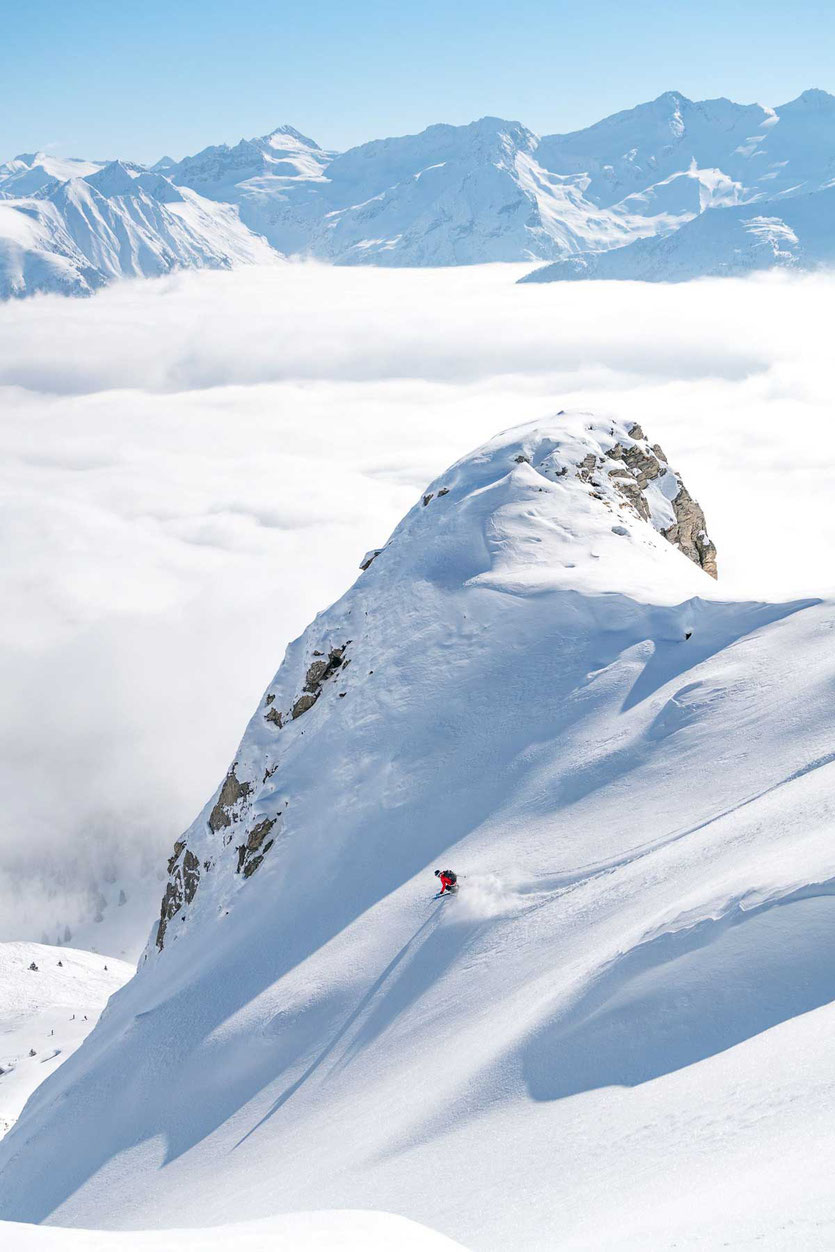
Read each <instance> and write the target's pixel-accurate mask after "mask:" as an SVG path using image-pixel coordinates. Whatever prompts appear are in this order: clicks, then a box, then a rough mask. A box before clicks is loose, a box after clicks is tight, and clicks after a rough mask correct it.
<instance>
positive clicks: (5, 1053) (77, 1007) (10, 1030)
mask: <svg viewBox="0 0 835 1252" xmlns="http://www.w3.org/2000/svg"><path fill="white" fill-rule="evenodd" d="M133 972H134V967H133V966H132V965H127V964H126V963H125V962H124V961H118V960H114V959H113V958H112V957H106V956H97V955H94V954H93V953H91V952H79V951H76V950H75V949H74V948H65V947H51V946H49V945H48V944H43V943H0V1136H2V1135H4V1134H5V1133H6V1131H7V1130H9V1128H10V1127H11V1126H12V1125H13V1124H14V1122H15V1121H16V1120H17V1117H18V1115H19V1114H20V1110H21V1109H22V1108H23V1106H24V1104H25V1103H26V1101H27V1100H28V1099H29V1096H30V1095H31V1094H32V1092H33V1091H34V1090H35V1088H36V1087H37V1086H38V1085H39V1084H40V1083H42V1082H43V1080H44V1079H45V1078H47V1077H48V1076H49V1075H50V1074H52V1073H54V1072H55V1070H56V1069H58V1067H59V1065H63V1063H64V1061H66V1060H67V1058H68V1057H69V1056H71V1055H72V1054H73V1052H74V1051H75V1050H76V1048H77V1047H79V1045H80V1044H81V1043H82V1042H83V1041H84V1039H86V1037H87V1035H88V1034H89V1033H90V1031H91V1030H92V1029H93V1027H94V1026H95V1024H96V1022H97V1021H98V1018H99V1015H100V1013H101V1011H102V1009H103V1008H104V1006H105V1004H106V1003H107V1000H108V998H109V997H110V996H111V995H112V994H113V992H114V991H118V989H119V988H120V987H122V986H123V985H124V984H125V983H126V982H127V981H128V979H129V978H131V977H132V976H133Z"/></svg>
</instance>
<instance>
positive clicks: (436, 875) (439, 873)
mask: <svg viewBox="0 0 835 1252" xmlns="http://www.w3.org/2000/svg"><path fill="white" fill-rule="evenodd" d="M440 876H441V871H440V870H439V869H436V870H435V877H436V878H440Z"/></svg>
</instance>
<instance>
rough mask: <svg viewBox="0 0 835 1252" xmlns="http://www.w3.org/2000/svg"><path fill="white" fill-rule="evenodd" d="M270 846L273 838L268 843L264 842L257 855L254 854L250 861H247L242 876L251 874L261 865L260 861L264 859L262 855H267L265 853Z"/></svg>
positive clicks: (246, 876) (245, 876)
mask: <svg viewBox="0 0 835 1252" xmlns="http://www.w3.org/2000/svg"><path fill="white" fill-rule="evenodd" d="M272 846H273V840H272V839H271V840H270V842H269V843H266V844H265V845H264V850H263V852H261V853H260V854H259V855H258V856H254V857H253V858H252V860H251V861H247V863H246V865H245V866H244V878H249V877H250V876H251V875H252V874H254V873H255V871H256V870H257V868H258V866H259V865H261V863H262V862H263V860H264V857H265V856H266V855H267V853H268V852H269V850H270V848H271V847H272Z"/></svg>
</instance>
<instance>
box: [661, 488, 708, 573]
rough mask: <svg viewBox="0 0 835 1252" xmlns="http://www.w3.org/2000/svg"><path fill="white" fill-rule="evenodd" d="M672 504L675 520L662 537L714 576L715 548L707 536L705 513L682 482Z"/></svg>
mask: <svg viewBox="0 0 835 1252" xmlns="http://www.w3.org/2000/svg"><path fill="white" fill-rule="evenodd" d="M672 505H673V512H674V513H675V515H676V521H675V523H674V525H672V526H669V527H668V528H667V529H666V530H665V531H664V537H665V538H666V539H669V541H670V543H674V544H675V545H676V547H677V548H680V549H681V551H682V552H683V553H684V555H685V556H689V558H690V560H691V561H695V563H696V564H697V565H700V566H701V567H702V569H703V570H704V571H705V573H706V574H710V576H711V578H716V577H717V568H716V548H715V546H714V544H713V543H712V542H711V540H710V539H709V538H708V534H707V529H706V526H705V515H704V513H703V512H702V510H701V508H700V506H699V505H698V504H697V502H696V501H695V500H694V499H693V497H692V496H691V495H690V492H689V491H688V490H687V488H686V487H685V486H684V484H683V483H682V484H681V487H680V488H679V491H678V495H677V496H676V497H675V499H674V500H673V502H672Z"/></svg>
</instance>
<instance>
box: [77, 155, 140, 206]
mask: <svg viewBox="0 0 835 1252" xmlns="http://www.w3.org/2000/svg"><path fill="white" fill-rule="evenodd" d="M136 178H137V171H136V170H134V169H131V168H130V166H129V165H128V164H127V163H126V162H124V161H111V162H110V163H109V165H105V166H104V168H103V169H100V170H97V171H96V173H95V174H88V175H87V177H86V179H85V181H86V182H88V183H89V184H90V186H91V187H95V189H96V191H97V192H98V193H99V194H100V195H102V196H107V197H108V198H109V197H110V196H127V195H132V194H133V193H134V191H135V189H136V188H135V182H136Z"/></svg>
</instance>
